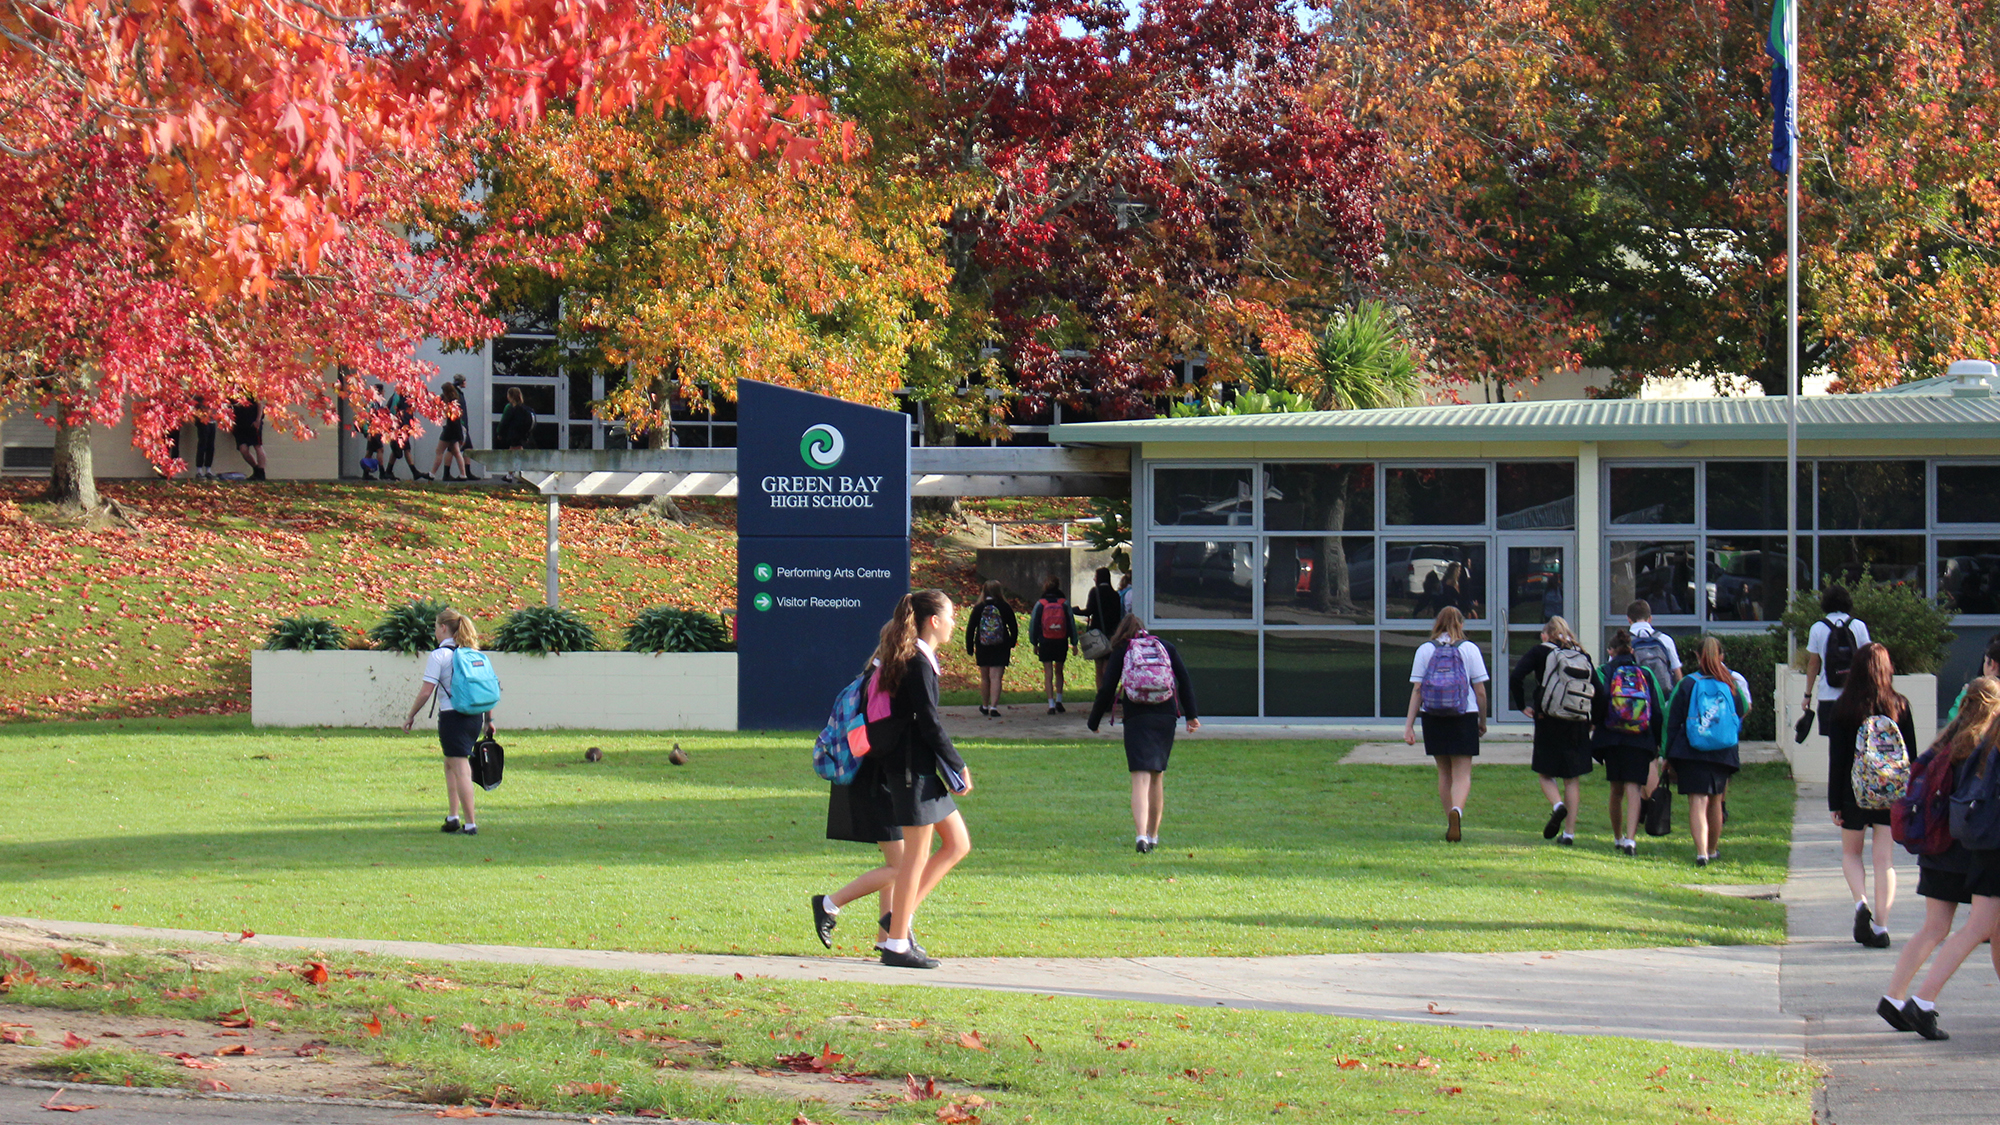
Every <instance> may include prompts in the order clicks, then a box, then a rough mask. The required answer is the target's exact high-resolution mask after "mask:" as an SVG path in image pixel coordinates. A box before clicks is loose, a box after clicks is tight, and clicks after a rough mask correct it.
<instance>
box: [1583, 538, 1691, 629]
mask: <svg viewBox="0 0 2000 1125" xmlns="http://www.w3.org/2000/svg"><path fill="white" fill-rule="evenodd" d="M1609 547H1610V552H1609V554H1610V558H1609V560H1608V561H1609V563H1610V567H1611V601H1610V604H1609V605H1607V606H1606V607H1605V608H1606V611H1607V612H1609V613H1616V612H1618V611H1619V610H1622V609H1624V608H1625V607H1626V606H1627V605H1630V604H1631V603H1632V602H1633V601H1634V600H1636V599H1640V598H1643V599H1645V601H1646V604H1648V605H1650V606H1651V607H1652V608H1653V614H1654V616H1656V617H1666V616H1689V615H1692V614H1694V613H1695V612H1696V602H1695V600H1694V573H1695V568H1694V542H1693V541H1692V540H1668V541H1653V540H1638V539H1614V540H1612V541H1611V542H1610V544H1609Z"/></svg>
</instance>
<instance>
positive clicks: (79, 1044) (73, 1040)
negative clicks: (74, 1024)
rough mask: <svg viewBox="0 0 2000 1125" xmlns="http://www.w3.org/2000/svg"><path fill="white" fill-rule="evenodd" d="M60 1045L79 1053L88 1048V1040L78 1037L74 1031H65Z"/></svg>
mask: <svg viewBox="0 0 2000 1125" xmlns="http://www.w3.org/2000/svg"><path fill="white" fill-rule="evenodd" d="M62 1045H63V1046H64V1047H65V1048H67V1049H68V1050H71V1051H80V1050H82V1049H83V1048H85V1047H88V1046H90V1040H88V1039H85V1038H84V1037H83V1036H81V1035H78V1034H77V1033H76V1032H74V1031H65V1032H63V1044H62Z"/></svg>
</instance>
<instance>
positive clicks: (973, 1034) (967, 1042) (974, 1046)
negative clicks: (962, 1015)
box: [958, 1028, 986, 1051]
mask: <svg viewBox="0 0 2000 1125" xmlns="http://www.w3.org/2000/svg"><path fill="white" fill-rule="evenodd" d="M958 1045H959V1046H961V1047H964V1048H965V1049H966V1050H968V1051H984V1050H985V1049H986V1042H985V1041H984V1040H982V1039H980V1038H979V1030H978V1029H977V1028H974V1029H973V1030H971V1031H968V1032H965V1033H964V1034H962V1035H960V1036H959V1037H958Z"/></svg>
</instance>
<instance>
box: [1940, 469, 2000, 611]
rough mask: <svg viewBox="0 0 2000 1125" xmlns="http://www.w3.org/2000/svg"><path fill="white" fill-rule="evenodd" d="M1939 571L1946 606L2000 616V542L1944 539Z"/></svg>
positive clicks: (1941, 591)
mask: <svg viewBox="0 0 2000 1125" xmlns="http://www.w3.org/2000/svg"><path fill="white" fill-rule="evenodd" d="M1938 471H1939V473H1943V471H1944V470H1942V469H1939V470H1938ZM1941 506H1942V505H1940V507H1941ZM1937 568H1938V597H1940V598H1942V599H1944V602H1945V604H1946V605H1948V606H1951V607H1952V608H1953V609H1956V610H1957V611H1958V612H1960V613H2000V539H1940V540H1938V545H1937Z"/></svg>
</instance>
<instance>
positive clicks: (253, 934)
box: [236, 930, 257, 942]
mask: <svg viewBox="0 0 2000 1125" xmlns="http://www.w3.org/2000/svg"><path fill="white" fill-rule="evenodd" d="M256 936H257V931H256V930H244V931H243V936H242V937H240V938H237V939H236V940H237V941H239V942H243V941H249V940H250V939H251V938H253V937H256Z"/></svg>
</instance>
